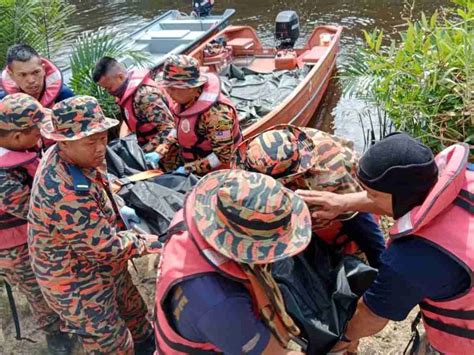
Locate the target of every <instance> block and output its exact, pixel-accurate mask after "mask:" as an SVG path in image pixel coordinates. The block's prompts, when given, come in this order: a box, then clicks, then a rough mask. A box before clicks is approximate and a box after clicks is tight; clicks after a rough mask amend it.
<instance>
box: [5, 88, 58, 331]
mask: <svg viewBox="0 0 474 355" xmlns="http://www.w3.org/2000/svg"><path fill="white" fill-rule="evenodd" d="M43 117H44V112H43V109H42V107H41V105H40V104H39V103H38V102H37V101H36V100H34V99H33V98H32V97H30V96H28V95H26V94H13V95H9V96H6V97H5V99H3V100H2V101H0V129H2V130H19V129H26V128H29V127H33V126H35V125H37V124H38V123H39V121H40V120H42V119H43ZM8 153H9V152H8V151H6V150H2V154H1V155H2V156H3V155H4V154H8ZM31 155H32V156H33V161H32V162H31V163H30V164H29V168H31V169H28V168H27V167H26V166H22V165H20V166H15V167H11V168H6V167H5V168H0V218H1V222H0V228H1V229H2V232H3V233H2V237H1V238H7V239H9V238H10V236H9V235H10V234H11V237H12V238H14V237H16V238H18V242H17V243H15V242H13V241H12V240H5V244H6V245H8V246H9V247H7V248H0V275H1V276H3V277H5V279H6V280H7V281H8V283H9V284H11V285H18V287H19V289H20V290H21V291H22V293H23V294H24V295H25V296H26V298H27V300H28V303H29V305H30V308H31V311H32V314H33V317H34V319H35V323H36V325H37V326H38V327H39V328H45V327H47V326H49V325H51V324H53V323H55V322H57V321H58V320H59V317H58V315H57V314H56V313H55V312H54V311H53V310H51V308H49V306H48V304H47V303H46V302H45V300H44V298H43V294H42V293H41V289H40V287H39V285H38V283H37V281H36V277H35V275H34V273H33V270H32V269H31V264H30V257H29V254H28V245H27V244H26V237H27V235H26V223H27V215H28V208H29V202H30V186H31V183H32V180H33V178H32V175H33V173H34V167H35V166H36V161H35V158H34V154H33V153H31ZM28 170H30V173H29V172H28ZM12 219H14V220H15V221H16V222H17V223H16V226H15V227H8V226H7V223H8V221H10V222H11V221H12ZM14 224H15V223H14ZM2 244H3V243H2Z"/></svg>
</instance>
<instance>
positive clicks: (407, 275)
mask: <svg viewBox="0 0 474 355" xmlns="http://www.w3.org/2000/svg"><path fill="white" fill-rule="evenodd" d="M469 287H470V276H469V274H468V273H467V272H466V271H465V270H464V269H463V268H462V266H460V265H459V264H458V263H457V262H456V261H454V260H453V259H451V258H450V257H449V256H448V255H446V254H445V253H443V252H442V251H440V250H438V249H437V248H436V247H434V246H431V245H430V244H428V243H427V242H425V241H423V240H422V239H421V238H419V237H416V236H413V237H405V238H404V239H397V240H395V241H394V242H393V243H392V244H391V245H390V247H389V248H388V249H387V250H386V251H385V252H384V253H383V255H382V263H381V266H380V268H379V274H378V276H377V278H376V279H375V281H374V282H373V284H372V285H371V286H370V288H369V289H368V290H367V291H366V292H365V293H364V295H363V300H361V301H360V302H359V304H358V307H357V310H356V313H355V315H354V317H353V318H352V319H351V321H350V322H349V324H348V326H347V331H346V337H347V338H348V339H349V340H351V341H353V342H356V341H357V340H358V339H360V338H361V337H366V336H370V335H373V334H376V333H378V332H379V331H380V330H382V329H383V328H384V327H385V325H386V324H387V322H388V320H393V321H401V320H403V319H405V318H406V317H407V316H408V314H409V313H410V311H411V310H412V309H413V308H414V307H415V306H416V305H417V304H419V303H420V302H421V301H422V300H424V299H426V298H430V299H434V300H443V299H448V298H451V297H454V296H456V295H459V294H461V293H463V292H465V291H466V289H468V288H469ZM336 346H337V347H336V348H335V349H336V350H337V349H344V346H348V343H345V344H344V343H342V342H341V343H338V344H337V345H336Z"/></svg>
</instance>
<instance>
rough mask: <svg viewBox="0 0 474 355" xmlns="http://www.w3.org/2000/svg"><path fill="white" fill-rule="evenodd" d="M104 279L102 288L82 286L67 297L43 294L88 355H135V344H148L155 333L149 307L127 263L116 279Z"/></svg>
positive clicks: (66, 329)
mask: <svg viewBox="0 0 474 355" xmlns="http://www.w3.org/2000/svg"><path fill="white" fill-rule="evenodd" d="M97 277H100V276H99V275H97ZM102 278H103V280H102V282H101V286H100V287H97V285H92V286H90V287H87V285H81V286H80V287H79V288H80V290H78V289H77V290H73V292H72V293H68V294H67V295H65V294H64V293H62V292H57V291H56V290H51V289H45V288H44V287H43V292H44V294H45V297H46V300H47V301H48V303H49V304H50V306H51V308H53V309H54V310H55V311H56V312H57V313H58V314H59V315H60V317H61V320H62V321H64V327H62V330H63V331H65V332H70V333H75V334H76V335H77V336H78V339H79V341H80V342H81V343H82V345H83V348H84V350H85V351H86V353H88V354H127V355H128V354H130V355H133V354H134V342H135V343H139V342H142V341H144V340H146V339H147V338H148V337H149V336H150V335H151V334H152V332H153V329H152V327H151V324H150V323H149V322H148V320H147V319H146V315H147V307H146V304H145V302H144V300H143V298H142V297H141V295H140V293H139V292H138V289H137V288H136V286H135V285H134V284H133V282H132V278H131V276H130V273H129V272H128V270H127V269H126V263H125V266H124V267H123V268H121V270H120V271H118V272H117V274H115V275H114V276H112V275H102ZM78 284H80V282H78Z"/></svg>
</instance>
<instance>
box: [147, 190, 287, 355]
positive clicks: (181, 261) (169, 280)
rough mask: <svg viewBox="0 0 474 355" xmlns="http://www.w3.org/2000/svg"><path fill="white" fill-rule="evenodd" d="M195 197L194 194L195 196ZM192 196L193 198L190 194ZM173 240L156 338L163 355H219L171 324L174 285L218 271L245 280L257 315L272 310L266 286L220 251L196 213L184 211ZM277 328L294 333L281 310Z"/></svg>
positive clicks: (159, 295)
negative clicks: (197, 221)
mask: <svg viewBox="0 0 474 355" xmlns="http://www.w3.org/2000/svg"><path fill="white" fill-rule="evenodd" d="M191 196H192V195H191ZM188 198H190V197H188ZM168 233H169V236H170V237H169V240H168V241H167V242H166V243H165V246H164V248H163V252H162V254H161V255H162V257H161V261H160V266H159V267H158V275H157V279H156V292H155V317H156V318H155V321H154V329H155V338H156V345H157V352H156V353H155V354H160V355H177V354H215V353H222V352H221V351H220V350H219V349H218V348H217V347H216V346H214V345H213V344H210V343H197V342H193V341H190V340H187V339H185V338H184V337H182V336H181V335H179V334H178V333H177V332H176V331H175V330H174V328H173V326H172V325H171V324H170V321H169V318H168V316H167V307H166V304H165V302H166V301H167V299H168V296H169V293H170V291H171V290H172V289H173V287H174V286H176V285H178V284H179V283H180V282H183V281H185V280H190V279H192V278H194V277H199V276H202V275H204V274H211V273H218V274H219V275H221V276H225V277H228V278H229V279H231V280H233V281H238V282H241V283H242V284H243V285H244V286H245V287H246V288H247V290H248V291H249V293H250V295H251V296H252V299H253V303H254V304H253V306H254V311H255V314H258V312H259V310H261V309H272V308H271V305H270V303H269V301H268V298H267V297H266V296H265V295H264V291H263V289H261V288H260V289H258V287H255V286H254V282H252V281H251V280H250V279H249V276H248V275H247V274H246V273H245V272H244V271H243V270H242V267H241V266H240V265H239V264H238V263H236V262H234V261H232V260H231V259H228V258H226V257H225V256H223V255H221V254H219V253H217V252H216V251H215V250H214V249H213V248H212V247H211V246H210V245H209V244H208V243H207V242H206V241H205V240H204V238H203V237H202V236H201V235H200V234H199V231H198V230H197V228H196V227H195V225H194V221H193V219H192V216H186V215H185V213H184V212H183V210H180V211H179V212H178V213H177V214H176V216H175V217H174V219H173V221H172V222H171V225H170V227H169V232H168ZM272 323H273V325H272V326H273V327H274V329H277V331H278V332H279V334H280V335H282V336H283V337H285V338H286V339H288V340H289V339H290V338H291V336H290V335H289V333H288V332H287V331H286V330H285V328H284V326H283V323H282V321H281V318H280V317H279V316H278V313H274V317H273V322H272Z"/></svg>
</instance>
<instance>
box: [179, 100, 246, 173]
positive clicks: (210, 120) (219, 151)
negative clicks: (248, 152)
mask: <svg viewBox="0 0 474 355" xmlns="http://www.w3.org/2000/svg"><path fill="white" fill-rule="evenodd" d="M196 99H197V97H196ZM193 103H194V101H192V103H190V104H188V105H187V107H189V106H192V104H193ZM234 120H238V117H237V116H236V115H235V112H234V110H232V109H231V108H230V107H229V106H227V105H223V104H216V105H214V106H212V107H211V109H210V110H209V111H207V112H204V113H203V114H201V116H200V117H199V121H198V126H197V134H198V135H199V136H201V137H207V139H209V140H210V141H211V144H212V150H213V151H214V153H215V154H216V155H217V157H218V158H219V160H220V162H221V163H223V164H229V163H230V160H231V158H232V152H233V148H234V141H233V137H232V136H230V135H222V134H221V133H222V132H226V131H231V130H232V125H233V122H234ZM185 167H186V169H187V170H190V171H192V172H194V173H196V174H197V175H205V174H207V173H208V172H210V171H211V170H212V167H211V165H210V163H209V160H208V159H206V158H203V159H198V160H195V161H193V162H191V163H187V164H185Z"/></svg>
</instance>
